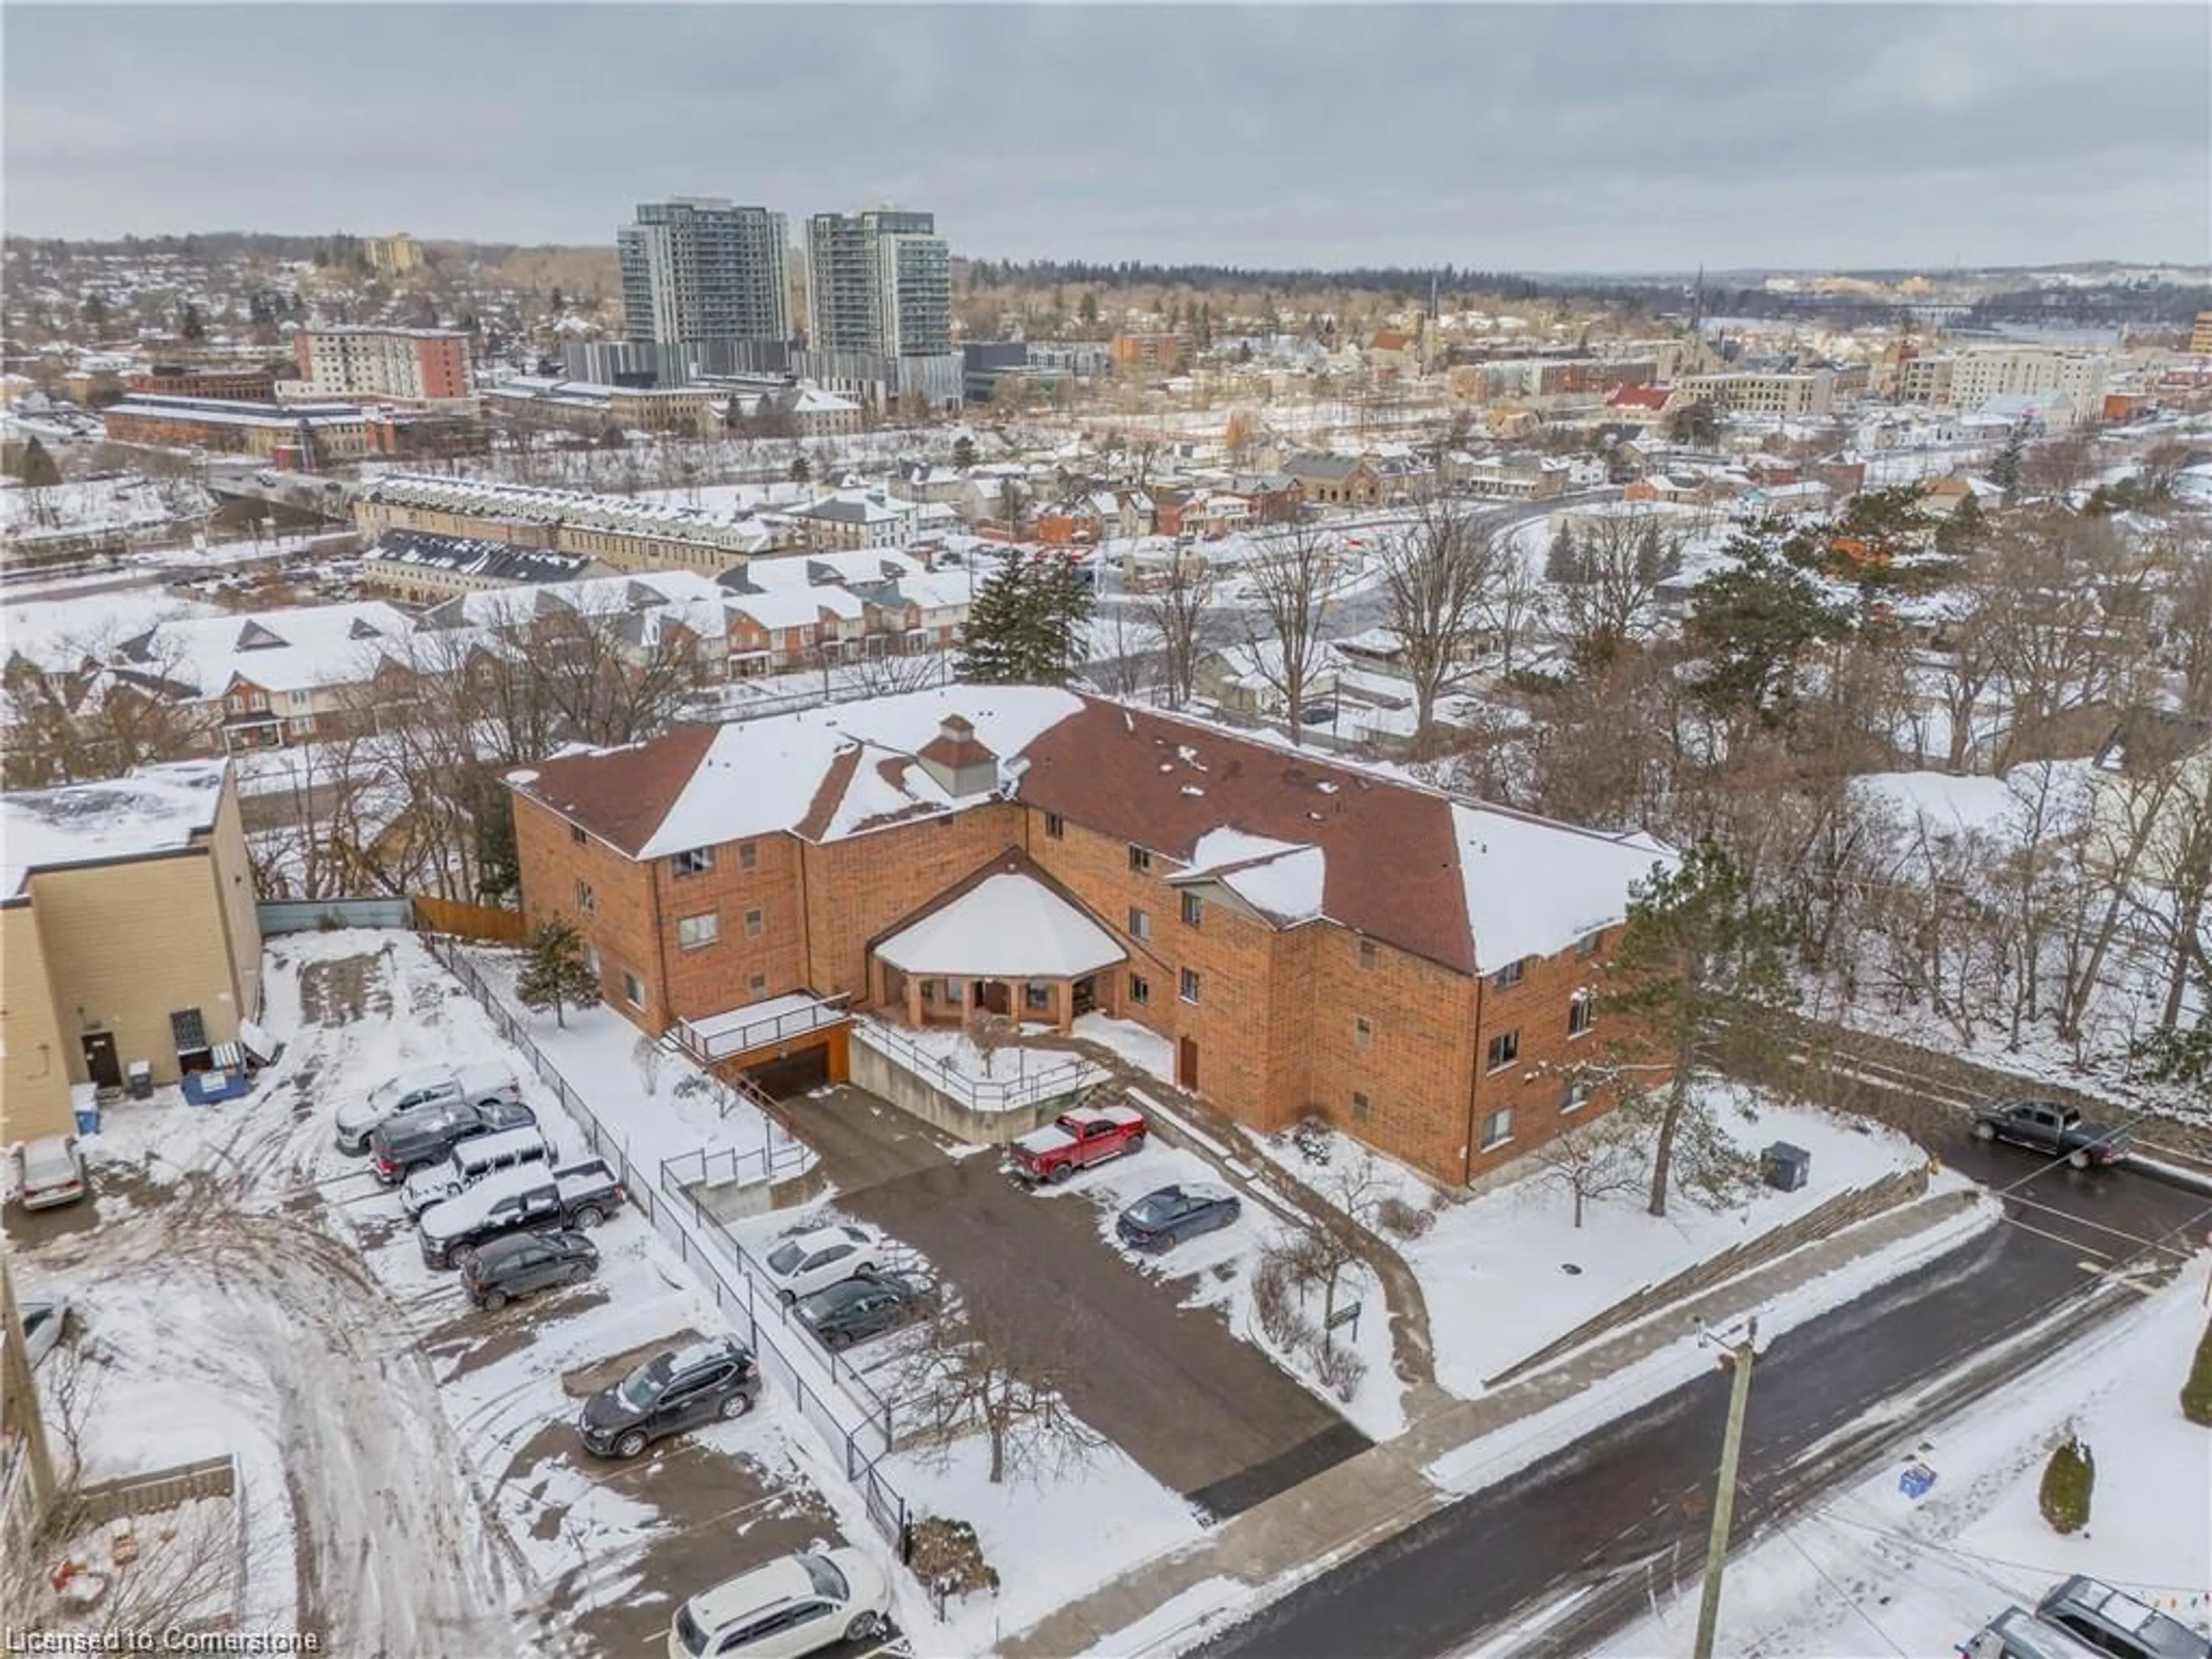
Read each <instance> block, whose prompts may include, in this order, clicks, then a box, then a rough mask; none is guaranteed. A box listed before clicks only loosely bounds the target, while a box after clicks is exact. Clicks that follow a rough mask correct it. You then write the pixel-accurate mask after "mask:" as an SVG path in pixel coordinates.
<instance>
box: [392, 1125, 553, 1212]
mask: <svg viewBox="0 0 2212 1659" xmlns="http://www.w3.org/2000/svg"><path fill="white" fill-rule="evenodd" d="M552 1161H553V1146H552V1143H551V1142H550V1141H549V1140H547V1139H546V1138H545V1134H544V1131H543V1130H541V1129H538V1128H534V1127H533V1128H528V1129H503V1130H501V1131H500V1132H499V1133H496V1134H488V1135H477V1136H476V1137H475V1138H474V1139H469V1140H464V1141H463V1142H461V1144H460V1145H459V1146H456V1147H454V1148H453V1156H452V1157H451V1158H447V1160H446V1161H445V1162H444V1163H443V1164H433V1165H431V1166H430V1167H429V1168H428V1169H422V1170H416V1171H415V1173H414V1174H413V1175H411V1176H408V1177H407V1179H406V1181H405V1182H403V1183H402V1184H401V1186H400V1188H399V1207H400V1208H401V1209H403V1210H404V1211H405V1212H407V1213H408V1214H409V1215H411V1216H419V1215H421V1214H422V1212H423V1211H425V1210H427V1209H428V1208H429V1207H430V1206H432V1205H433V1204H441V1203H443V1202H444V1201H445V1200H447V1199H449V1198H451V1197H453V1195H454V1194H457V1193H464V1192H466V1191H467V1190H468V1189H469V1188H471V1187H473V1186H475V1185H476V1184H477V1182H479V1181H482V1180H483V1178H484V1177H485V1176H488V1175H489V1174H491V1173H492V1172H493V1171H494V1170H514V1169H520V1168H521V1167H522V1166H523V1165H524V1164H550V1163H551V1162H552Z"/></svg>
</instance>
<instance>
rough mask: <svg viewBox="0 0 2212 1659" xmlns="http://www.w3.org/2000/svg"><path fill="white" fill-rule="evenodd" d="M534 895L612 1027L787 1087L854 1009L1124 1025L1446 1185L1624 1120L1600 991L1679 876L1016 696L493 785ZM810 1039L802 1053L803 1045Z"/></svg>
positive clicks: (1182, 1061) (826, 1062)
mask: <svg viewBox="0 0 2212 1659" xmlns="http://www.w3.org/2000/svg"><path fill="white" fill-rule="evenodd" d="M508 784H509V787H510V788H511V790H512V792H513V796H514V802H515V828H516V841H517V846H518V848H519V852H520V864H521V871H522V887H523V896H524V905H525V908H526V912H527V913H528V915H529V917H530V919H531V921H532V922H542V921H548V920H551V919H553V918H556V917H559V918H563V919H566V920H568V921H571V922H573V923H574V924H575V926H576V927H578V928H579V929H580V932H581V933H582V935H583V937H584V939H585V940H586V943H587V945H588V947H589V951H590V958H589V959H590V961H591V963H592V965H593V967H594V969H595V971H596V972H597V974H598V975H599V982H600V985H601V987H602V990H603V992H604V994H605V998H606V1000H607V1002H608V1004H609V1005H610V1006H612V1007H614V1008H615V1009H617V1010H618V1011H619V1012H622V1013H623V1015H624V1016H625V1017H627V1018H629V1019H630V1020H632V1021H633V1022H634V1023H635V1024H638V1025H639V1026H641V1028H642V1029H644V1030H646V1031H647V1032H650V1033H653V1034H655V1035H662V1034H667V1033H671V1031H672V1032H673V1034H674V1036H675V1039H676V1040H677V1041H678V1042H679V1043H682V1044H684V1045H685V1046H687V1047H689V1048H691V1049H692V1051H693V1052H694V1053H696V1054H702V1056H704V1057H708V1058H712V1059H715V1060H727V1061H728V1062H729V1063H731V1064H732V1065H734V1066H738V1067H740V1068H742V1069H748V1070H752V1071H755V1073H756V1074H757V1075H760V1076H763V1078H764V1079H772V1085H771V1086H775V1087H779V1088H783V1089H789V1088H793V1087H800V1086H806V1085H808V1084H809V1083H810V1082H811V1081H812V1080H817V1079H820V1078H823V1077H835V1076H836V1075H838V1074H839V1073H840V1070H841V1067H842V1065H843V1064H844V1060H843V1056H844V1055H846V1054H848V1045H847V1042H846V1040H845V1039H846V1037H847V1036H848V1033H846V1032H845V1031H844V1030H842V1022H844V1021H845V1020H846V1019H847V1018H848V1013H849V1011H851V1010H854V1009H860V1010H865V1011H867V1012H871V1013H872V1014H875V1015H877V1016H879V1017H880V1018H884V1019H885V1020H889V1021H892V1022H896V1023H899V1024H905V1025H908V1026H927V1025H932V1024H957V1023H959V1022H962V1021H963V1020H965V1019H966V1018H969V1013H970V1011H971V1010H975V1009H979V1008H980V1009H986V1010H988V1011H991V1012H994V1013H998V1014H1001V1015H1005V1016H1007V1017H1010V1018H1015V1019H1018V1020H1020V1021H1022V1022H1024V1023H1025V1024H1032V1025H1042V1026H1045V1027H1048V1028H1056V1029H1059V1030H1067V1029H1070V1028H1071V1027H1072V1026H1073V1024H1074V1022H1076V1021H1077V1020H1079V1019H1080V1018H1083V1017H1084V1016H1085V1015H1086V1014H1091V1013H1099V1014H1105V1015H1110V1016H1114V1017H1117V1018H1121V1019H1123V1020H1127V1021H1132V1022H1134V1023H1137V1024H1141V1025H1143V1026H1144V1027H1146V1029H1147V1030H1150V1031H1152V1033H1154V1034H1155V1035H1156V1036H1158V1037H1159V1038H1160V1039H1162V1040H1163V1041H1164V1042H1165V1043H1166V1044H1167V1045H1168V1048H1169V1050H1170V1052H1171V1053H1172V1054H1173V1055H1174V1057H1175V1058H1174V1067H1175V1071H1176V1076H1177V1078H1178V1079H1179V1080H1180V1082H1181V1083H1182V1085H1183V1086H1185V1087H1187V1088H1190V1089H1193V1090H1194V1091H1198V1092H1199V1093H1200V1094H1202V1095H1204V1096H1206V1097H1208V1098H1209V1099H1211V1100H1212V1101H1213V1102H1215V1103H1218V1105H1220V1106H1221V1107H1222V1108H1223V1109H1225V1110H1227V1111H1229V1112H1231V1113H1232V1114H1234V1115H1236V1116H1237V1118H1238V1119H1240V1120H1241V1121H1244V1122H1246V1123H1248V1124H1249V1125H1251V1126H1252V1127H1255V1129H1258V1130H1261V1131H1267V1132H1272V1131H1275V1130H1279V1129H1283V1128H1285V1127H1290V1126H1291V1125H1292V1124H1295V1123H1296V1122H1297V1121H1300V1120H1302V1119H1304V1118H1306V1117H1308V1116H1310V1115H1319V1116H1322V1117H1324V1118H1326V1119H1328V1120H1329V1121H1332V1122H1334V1123H1336V1124H1338V1125H1340V1127H1343V1128H1345V1129H1346V1130H1347V1131H1348V1132H1350V1133H1352V1134H1354V1135H1356V1136H1358V1137H1360V1138H1361V1139H1364V1140H1367V1141H1369V1142H1370V1143H1371V1144H1373V1145H1375V1146H1378V1147H1381V1148H1383V1150H1385V1151H1387V1152H1391V1153H1393V1154H1395V1156H1397V1157H1400V1158H1404V1159H1406V1160H1407V1161H1408V1162H1409V1163H1412V1164H1414V1165H1416V1166H1417V1167H1419V1168H1420V1169H1421V1170H1425V1172H1427V1173H1428V1174H1429V1175H1430V1176H1433V1177H1435V1178H1436V1179H1437V1180H1439V1181H1443V1182H1453V1183H1458V1182H1467V1181H1470V1180H1473V1179H1475V1178H1478V1177H1480V1176H1483V1175H1485V1174H1486V1173H1488V1172H1489V1171H1490V1170H1494V1169H1495V1168H1497V1167H1498V1166H1499V1165H1500V1164H1504V1163H1505V1162H1506V1161H1508V1160H1509V1159H1510V1158H1514V1157H1516V1156H1518V1155H1520V1154H1522V1153H1525V1152H1528V1150H1529V1149H1530V1148H1532V1147H1534V1146H1539V1145H1541V1144H1542V1143H1543V1142H1545V1141H1546V1140H1547V1139H1551V1138H1552V1137H1553V1136H1554V1135H1555V1134H1557V1133H1559V1131H1560V1129H1561V1128H1562V1127H1566V1126H1568V1125H1571V1124H1572V1123H1575V1122H1578V1121H1582V1115H1583V1114H1585V1113H1592V1114H1594V1113H1595V1112H1597V1111H1601V1110H1602V1109H1605V1107H1606V1105H1607V1104H1608V1102H1607V1101H1606V1100H1605V1099H1604V1098H1603V1097H1602V1095H1601V1096H1600V1097H1598V1098H1595V1099H1594V1098H1593V1097H1592V1095H1591V1091H1590V1087H1589V1083H1590V1073H1592V1072H1594V1071H1595V1067H1594V1066H1590V1064H1589V1057H1590V1056H1593V1055H1594V1054H1595V1047H1594V1046H1593V1044H1594V1041H1596V1042H1601V1041H1602V1040H1603V1039H1601V1038H1596V1036H1595V1034H1596V1033H1597V1032H1598V1031H1600V1030H1602V1029H1603V1026H1604V1021H1603V1015H1602V1012H1601V1009H1600V1007H1599V1006H1598V1004H1597V1002H1596V1000H1595V983H1596V978H1597V972H1598V966H1599V960H1600V957H1601V952H1602V951H1603V950H1604V948H1605V945H1606V943H1607V939H1608V938H1609V937H1610V936H1611V935H1612V933H1613V930H1615V929H1617V928H1618V927H1619V926H1620V924H1621V922H1622V920H1623V918H1624V917H1625V915H1626V905H1627V902H1628V899H1629V896H1630V893H1631V889H1632V884H1634V883H1635V882H1636V881H1638V880H1639V879H1641V878H1644V877H1645V876H1647V875H1648V874H1649V873H1650V871H1651V870H1652V869H1653V868H1654V867H1655V866H1657V865H1660V864H1662V863H1663V862H1664V861H1665V860H1666V859H1667V858H1668V854H1667V852H1666V850H1665V849H1664V848H1661V847H1660V846H1659V845H1657V844H1656V842H1651V841H1650V840H1648V839H1646V838H1644V837H1642V836H1608V835H1601V834H1596V833H1593V832H1588V831H1584V830H1582V829H1575V828H1573V827H1571V826H1569V825H1566V824H1562V823H1552V822H1548V821H1545V820H1541V819H1537V818H1534V817H1527V816H1524V815H1522V814H1518V813H1514V812H1510V811H1504V810H1501V809H1498V808H1493V807H1488V806H1482V805H1471V804H1468V803H1467V802H1464V801H1461V800H1457V799H1452V798H1450V797H1448V796H1446V795H1444V794H1442V793H1437V792H1435V791H1431V790H1428V789H1425V788H1422V787H1418V786H1415V785H1412V784H1408V783H1404V782H1401V781H1396V780H1395V779H1391V778H1387V777H1383V776H1380V775H1376V774H1373V773H1370V772H1367V771H1364V770H1360V769H1354V768H1349V767H1345V766H1339V765H1333V764H1330V763H1327V762H1324V761H1321V760H1317V759H1316V758H1315V757H1311V756H1309V755H1304V754H1298V753H1292V752H1287V751H1285V750H1281V749H1279V748H1278V747H1275V746H1273V745H1270V744H1261V743H1256V742H1254V741H1251V740H1249V739H1248V738H1241V737H1237V736H1235V735H1233V734H1231V733H1227V732H1222V731H1220V730H1219V729H1218V728H1215V727H1212V726H1205V725H1202V724H1200V723H1198V722H1196V721H1192V720H1184V719H1181V718H1177V717H1174V716H1169V715H1164V714H1160V713H1158V712H1157V711H1154V710H1151V709H1146V708H1133V707H1126V706H1123V705H1121V704H1119V703H1115V702H1109V701H1106V700H1103V699H1099V698H1094V697H1086V696H1077V695H1075V694H1073V693H1068V692H1063V691H1057V690H1044V689H1039V688H1033V687H988V686H966V685H953V686H947V687H945V688H943V689H942V690H933V691H926V692H917V693H912V694H908V695H906V696H895V697H885V698H879V699H876V700H873V701H871V702H864V703H859V704H851V705H847V706H844V707H842V708H824V709H815V710H811V711H807V712H805V713H800V714H788V715H782V716H776V717H771V718H768V719H762V720H753V721H750V722H745V723H743V724H738V725H731V726H694V727H686V728H684V729H682V730H680V731H678V732H675V733H672V734H671V735H670V736H668V737H666V738H662V739H659V740H658V741H656V742H653V743H648V744H641V745H635V746H632V747H629V748H627V749H623V750H609V751H603V752H589V751H587V752H581V753H572V754H568V755H564V756H561V757H555V758H552V759H550V760H547V761H545V762H543V763H540V764H538V765H537V766H535V767H532V768H531V769H526V770H523V771H518V772H515V773H513V774H512V775H510V776H509V778H508ZM794 1034H796V1035H794Z"/></svg>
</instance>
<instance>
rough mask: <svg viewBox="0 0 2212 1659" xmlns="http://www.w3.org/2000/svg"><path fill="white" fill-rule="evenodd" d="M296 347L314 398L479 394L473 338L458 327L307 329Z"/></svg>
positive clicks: (429, 400) (447, 398)
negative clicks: (473, 364)
mask: <svg viewBox="0 0 2212 1659" xmlns="http://www.w3.org/2000/svg"><path fill="white" fill-rule="evenodd" d="M292 349H293V351H294V353H295V356H296V357H297V359H298V362H299V365H300V378H301V380H305V381H306V382H307V395H308V396H309V397H313V398H398V399H399V400H400V401H401V402H403V403H421V404H456V403H465V402H467V401H468V400H470V399H471V398H474V397H475V395H476V372H475V370H474V369H473V368H471V366H470V363H469V337H468V336H467V335H465V334H464V333H462V332H460V331H459V330H458V329H445V328H370V327H357V326H354V325H338V326H331V327H324V328H303V329H301V331H299V332H298V333H297V334H295V335H294V336H293V337H292Z"/></svg>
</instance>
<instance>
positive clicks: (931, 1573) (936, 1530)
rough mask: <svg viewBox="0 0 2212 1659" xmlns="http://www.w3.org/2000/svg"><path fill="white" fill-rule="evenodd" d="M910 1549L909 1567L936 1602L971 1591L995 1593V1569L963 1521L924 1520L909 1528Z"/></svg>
mask: <svg viewBox="0 0 2212 1659" xmlns="http://www.w3.org/2000/svg"><path fill="white" fill-rule="evenodd" d="M908 1539H909V1541H910V1542H911V1543H912V1545H913V1553H912V1554H911V1555H910V1556H909V1558H908V1565H911V1566H912V1567H913V1569H914V1576H915V1577H917V1578H919V1579H921V1582H922V1583H924V1584H925V1585H927V1587H928V1588H929V1589H930V1590H931V1592H932V1593H933V1595H936V1596H937V1597H938V1599H939V1601H940V1602H942V1601H943V1600H944V1599H945V1597H947V1596H950V1595H967V1594H968V1593H969V1591H970V1590H979V1589H987V1590H992V1591H996V1590H997V1589H998V1588H999V1573H998V1569H996V1568H995V1567H994V1566H992V1565H991V1564H990V1563H989V1562H987V1561H986V1560H985V1559H983V1545H982V1542H981V1540H980V1539H978V1538H977V1537H976V1536H975V1528H973V1527H971V1526H969V1524H968V1522H965V1521H953V1520H950V1519H948V1518H946V1517H945V1516H941V1515H929V1516H923V1517H922V1518H921V1520H919V1521H917V1522H915V1523H914V1525H913V1526H912V1527H911V1528H908Z"/></svg>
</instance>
